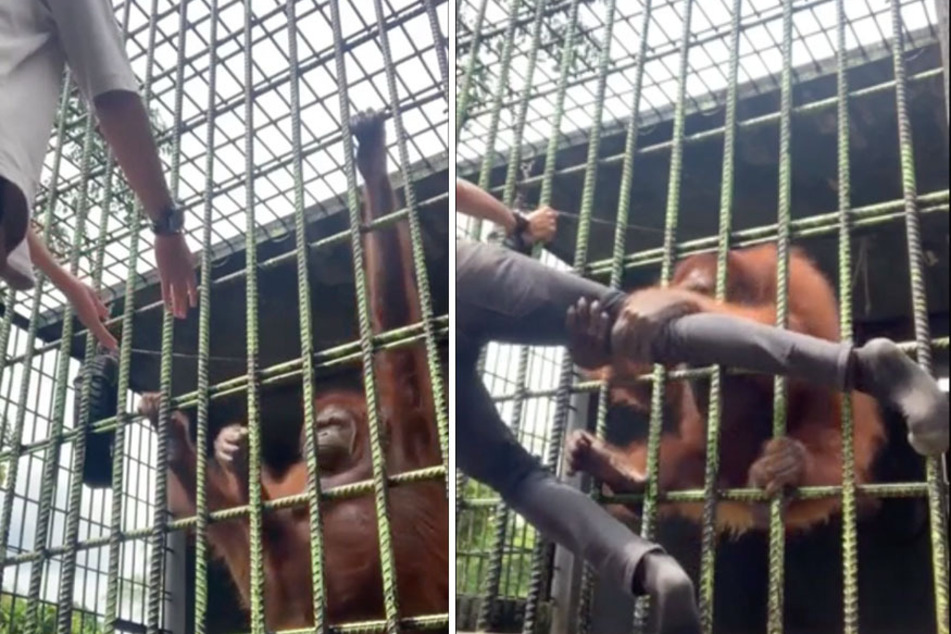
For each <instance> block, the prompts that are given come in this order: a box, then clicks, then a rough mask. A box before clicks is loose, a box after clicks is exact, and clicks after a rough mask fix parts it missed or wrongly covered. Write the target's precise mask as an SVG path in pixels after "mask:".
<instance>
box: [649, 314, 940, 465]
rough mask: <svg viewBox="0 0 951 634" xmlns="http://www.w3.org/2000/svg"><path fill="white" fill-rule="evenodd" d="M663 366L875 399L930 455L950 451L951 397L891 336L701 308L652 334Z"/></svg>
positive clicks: (918, 448)
mask: <svg viewBox="0 0 951 634" xmlns="http://www.w3.org/2000/svg"><path fill="white" fill-rule="evenodd" d="M650 349H651V355H652V356H653V359H654V360H656V361H657V362H659V363H664V364H666V365H675V364H678V363H689V364H691V365H695V366H701V365H712V364H715V363H719V364H722V365H725V366H729V367H735V368H742V369H745V370H750V371H754V372H760V373H764V374H775V375H782V376H789V377H791V378H796V379H799V380H802V381H807V382H809V383H812V384H815V385H821V386H824V387H828V388H831V389H836V390H841V391H848V390H858V391H860V392H864V393H866V394H868V395H870V396H873V397H875V398H876V399H878V400H879V401H880V402H881V403H883V404H885V405H888V406H889V407H891V408H893V409H894V410H895V411H897V412H899V413H900V414H902V416H903V417H904V418H905V420H906V422H907V424H908V429H909V432H908V440H909V442H910V443H911V445H912V446H913V447H914V448H915V450H916V451H918V452H919V453H921V454H923V455H940V454H942V453H944V452H945V451H947V450H948V418H949V412H948V397H947V395H945V394H944V393H943V392H942V391H941V390H940V388H939V387H938V384H937V382H936V381H935V380H934V379H933V378H932V377H931V376H929V375H928V373H927V372H925V371H924V370H923V369H922V368H921V366H919V365H918V364H916V363H915V362H913V361H912V360H911V359H909V358H908V356H907V355H906V354H905V353H904V352H902V351H901V349H899V348H898V346H897V345H895V343H894V342H892V341H890V340H888V339H873V340H872V341H869V342H868V343H866V344H865V345H864V346H862V347H860V348H856V347H854V346H852V345H850V344H846V343H838V342H832V341H826V340H824V339H818V338H816V337H810V336H808V335H804V334H801V333H797V332H792V331H789V330H783V329H780V328H773V327H770V326H766V325H764V324H760V323H757V322H753V321H749V320H744V319H739V318H736V317H731V316H729V315H719V314H712V313H700V314H696V315H687V316H685V317H680V318H676V319H673V320H671V321H670V322H669V323H668V324H667V325H666V326H664V327H662V328H660V329H659V330H658V332H657V333H656V336H652V339H651V346H650Z"/></svg>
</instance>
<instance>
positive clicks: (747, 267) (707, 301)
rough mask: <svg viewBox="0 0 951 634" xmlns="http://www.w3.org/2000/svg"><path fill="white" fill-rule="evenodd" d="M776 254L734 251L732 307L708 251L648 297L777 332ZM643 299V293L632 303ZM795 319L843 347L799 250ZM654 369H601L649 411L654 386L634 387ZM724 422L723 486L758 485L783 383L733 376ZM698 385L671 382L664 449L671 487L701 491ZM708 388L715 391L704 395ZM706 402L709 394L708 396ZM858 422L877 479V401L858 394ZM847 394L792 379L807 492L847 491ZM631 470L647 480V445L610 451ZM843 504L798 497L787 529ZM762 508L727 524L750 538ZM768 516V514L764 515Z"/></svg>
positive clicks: (793, 431) (730, 511)
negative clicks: (722, 295)
mask: <svg viewBox="0 0 951 634" xmlns="http://www.w3.org/2000/svg"><path fill="white" fill-rule="evenodd" d="M776 260H777V255H776V247H775V246H774V245H764V246H759V247H754V248H750V249H744V250H735V251H732V252H730V254H729V258H728V264H727V266H728V273H727V279H728V288H727V293H726V301H725V302H718V301H715V300H714V299H713V298H712V295H713V291H714V288H715V279H716V268H717V265H716V257H715V255H714V254H701V255H696V256H692V257H689V258H687V259H685V260H684V261H683V262H681V263H680V265H679V266H678V267H677V269H676V271H675V274H674V276H673V280H672V282H671V284H670V286H669V287H668V288H667V289H657V288H655V289H648V291H647V292H664V293H667V292H670V293H681V294H684V296H685V297H686V296H689V297H690V299H691V300H692V301H695V302H696V303H697V304H698V305H699V306H700V307H701V310H702V311H704V312H716V313H724V314H729V315H734V316H738V317H742V318H744V319H751V320H754V321H758V322H761V323H764V324H768V325H774V324H775V323H776ZM636 301H638V293H637V292H635V293H633V294H632V295H631V296H630V297H629V298H628V302H636ZM788 306H789V313H788V314H789V321H788V327H789V328H790V329H791V330H794V331H797V332H802V333H806V334H809V335H812V336H815V337H819V338H822V339H827V340H835V341H837V340H838V338H839V319H838V309H837V304H836V300H835V296H834V293H833V290H832V287H831V286H830V285H829V283H828V281H827V280H826V279H825V278H824V277H823V275H822V274H821V273H820V272H819V270H818V269H817V268H816V267H815V265H814V264H813V263H812V261H811V260H809V258H808V257H807V256H806V255H805V254H804V253H802V252H801V251H799V250H793V252H792V253H791V255H790V261H789V302H788ZM649 370H650V368H648V367H643V366H641V367H638V366H635V365H633V364H629V365H624V366H616V367H612V368H607V369H603V370H601V371H600V373H601V376H602V377H605V378H608V379H609V380H610V381H612V382H613V384H614V385H613V387H612V396H613V400H614V401H615V402H616V403H624V404H626V405H629V406H632V407H634V408H637V409H640V410H643V411H646V410H647V409H648V408H649V405H650V394H651V387H650V384H649V383H640V384H633V383H631V382H630V378H631V377H632V376H635V375H638V374H643V373H646V372H648V371H649ZM722 385H723V390H722V393H723V410H722V416H721V421H722V422H721V436H720V437H721V445H720V474H719V481H718V483H717V486H718V488H737V487H745V486H748V481H749V470H750V467H751V466H752V465H753V463H754V462H755V461H756V460H757V459H758V458H759V457H760V456H761V451H762V448H763V445H764V444H765V442H766V441H767V440H768V439H769V437H770V434H771V429H770V421H771V420H772V406H771V404H772V391H773V390H772V388H773V379H772V377H767V376H749V375H747V376H725V377H724V380H723V384H722ZM695 389H696V388H695V387H694V385H692V384H691V383H687V382H672V383H669V384H668V389H667V391H666V394H665V398H666V403H667V405H668V406H669V411H671V412H672V414H671V415H672V416H673V418H674V419H675V421H676V432H675V433H664V434H663V436H662V439H661V444H660V462H659V465H660V467H659V468H660V488H661V490H678V489H696V488H701V487H702V486H703V483H704V460H705V454H706V416H705V414H704V413H703V412H701V411H700V410H699V408H698V406H697V399H696V397H697V396H698V394H696V393H695V392H694V390H695ZM703 389H705V388H703ZM704 396H705V395H704ZM852 402H853V419H854V421H855V427H854V429H855V434H854V446H855V472H856V480H857V481H858V482H859V483H864V482H868V481H869V479H870V477H871V466H872V461H873V459H874V457H875V455H876V453H877V451H878V449H879V447H880V446H881V444H882V443H883V441H884V438H885V431H884V425H883V423H882V419H881V416H880V413H879V411H878V407H877V405H876V403H875V402H874V400H873V399H871V398H870V397H868V396H866V395H864V394H860V393H852ZM841 408H842V395H841V394H839V393H836V392H834V391H832V390H828V389H823V388H819V387H815V386H813V385H807V384H804V383H802V382H798V381H789V385H788V418H787V433H788V436H789V437H790V438H792V439H795V440H797V441H799V442H800V443H801V444H802V446H803V447H804V448H805V460H804V465H803V466H804V472H803V477H802V478H801V481H800V482H799V483H798V486H816V485H837V484H841V482H842V442H843V439H842V434H841ZM607 451H609V452H610V453H611V454H612V455H613V456H614V457H615V458H616V459H618V460H621V461H622V464H624V465H626V467H627V468H628V469H629V470H631V471H633V472H636V473H641V474H643V473H646V470H647V469H646V467H647V447H646V442H642V441H637V442H633V443H631V444H630V445H628V446H626V447H615V446H610V445H609V446H608V449H607ZM839 506H840V501H839V499H837V498H826V499H820V500H794V501H792V502H791V503H790V504H789V506H788V508H787V511H786V514H785V521H786V527H787V530H790V531H796V530H804V529H808V528H809V527H811V526H813V525H815V524H817V523H820V522H824V521H826V520H827V519H828V518H829V516H830V515H831V514H833V513H834V512H836V511H837V510H838V509H839ZM754 509H755V505H751V504H745V503H739V502H720V503H719V504H718V510H717V527H718V529H719V530H722V531H729V532H734V533H742V532H744V531H746V530H749V529H751V528H754V527H757V526H761V522H758V520H757V514H756V512H755V510H754ZM661 512H662V513H666V514H679V515H682V516H686V517H688V518H691V519H693V520H695V521H698V522H699V521H700V518H701V513H702V505H701V504H697V503H671V504H664V505H662V507H661ZM759 517H760V518H762V514H760V515H759Z"/></svg>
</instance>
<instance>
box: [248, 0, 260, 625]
mask: <svg viewBox="0 0 951 634" xmlns="http://www.w3.org/2000/svg"><path fill="white" fill-rule="evenodd" d="M256 22H257V18H256V17H255V15H254V9H253V2H252V0H245V1H244V117H245V120H244V213H245V229H244V231H245V233H244V250H245V267H246V269H247V274H246V276H245V307H246V314H245V319H246V322H245V323H246V327H247V333H246V344H247V355H248V366H247V377H248V379H247V381H248V393H247V399H248V401H247V402H248V504H249V507H250V516H249V518H248V521H249V523H250V527H251V539H250V550H251V552H250V553H248V555H249V557H250V559H251V580H250V581H251V631H252V632H253V634H264V631H265V622H264V610H265V606H264V571H263V559H264V554H263V545H262V534H261V533H262V526H261V524H262V514H263V510H262V504H263V500H262V495H261V411H260V388H261V386H260V380H261V377H260V369H259V367H258V364H259V359H258V350H259V348H260V342H259V340H258V253H257V244H256V242H255V234H256V233H257V232H256V229H257V223H256V221H255V213H254V205H255V199H254V93H253V90H252V86H253V81H254V75H253V73H252V68H253V66H252V59H253V56H252V52H253V51H252V48H253V43H254V38H253V37H252V35H251V29H252V28H253V26H254V24H255V23H256Z"/></svg>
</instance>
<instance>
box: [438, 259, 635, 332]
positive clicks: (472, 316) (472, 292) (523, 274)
mask: <svg viewBox="0 0 951 634" xmlns="http://www.w3.org/2000/svg"><path fill="white" fill-rule="evenodd" d="M582 297H583V298H585V299H587V300H588V301H592V300H596V301H597V302H598V303H599V305H600V309H601V310H604V311H607V312H608V313H610V314H612V315H614V314H616V313H617V311H618V310H619V309H620V307H621V305H622V304H623V302H624V297H625V296H624V293H622V292H620V291H613V290H611V289H609V288H607V287H606V286H602V285H601V284H598V283H597V282H593V281H591V280H588V279H585V278H583V277H581V276H579V275H574V274H573V273H565V272H563V271H558V270H556V269H553V268H551V267H549V266H545V265H544V264H542V263H541V262H539V261H537V260H534V259H532V258H529V257H526V256H524V255H522V254H520V253H516V252H514V251H510V250H508V249H503V248H501V247H498V246H495V245H492V244H484V243H476V242H459V243H458V245H457V247H456V306H457V307H458V310H457V311H456V328H457V330H459V331H461V332H465V333H466V334H467V335H468V336H470V337H471V338H472V339H473V340H475V341H479V342H486V341H500V342H505V343H521V344H526V345H540V346H548V345H565V344H567V343H568V331H567V328H566V325H565V315H566V313H567V311H568V308H569V307H571V306H574V305H575V303H576V302H577V301H578V299H579V298H582Z"/></svg>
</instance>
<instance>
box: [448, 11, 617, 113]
mask: <svg viewBox="0 0 951 634" xmlns="http://www.w3.org/2000/svg"><path fill="white" fill-rule="evenodd" d="M579 3H580V4H582V5H589V6H592V5H599V4H603V3H604V0H579ZM556 6H557V8H556V9H554V10H552V11H551V13H549V14H547V15H546V16H545V17H544V18H542V30H541V36H540V39H539V49H538V64H539V66H540V67H545V66H547V69H548V71H549V73H550V74H551V75H552V76H555V77H557V76H558V74H559V69H560V67H561V49H562V47H563V46H564V42H565V37H566V36H567V34H568V27H569V26H570V24H569V21H568V15H569V7H568V3H567V2H565V3H560V4H558V5H556ZM534 13H535V0H518V7H517V10H516V15H517V16H518V18H516V20H518V21H517V22H516V25H515V36H514V37H515V46H516V50H518V49H519V48H520V47H521V48H522V49H524V50H525V51H527V50H528V47H529V46H530V45H531V38H532V23H533V16H534ZM457 16H458V17H457V20H458V24H457V29H456V31H457V33H460V34H469V33H472V32H473V31H474V30H475V27H476V18H477V17H478V16H477V10H476V9H475V8H473V7H471V6H465V7H460V8H459V11H458V12H457ZM483 29H485V26H483ZM598 32H599V31H598V29H590V28H586V27H585V26H584V25H579V34H580V36H576V38H575V48H574V55H573V57H572V60H571V69H570V74H571V75H578V74H580V73H584V72H587V71H593V70H594V68H595V63H596V60H597V59H598V57H599V56H600V54H601V48H602V42H601V40H600V39H599V37H598V35H597V33H598ZM504 47H505V30H504V29H502V30H501V31H498V32H497V33H494V34H492V35H491V36H489V37H485V35H483V38H482V43H481V45H480V49H479V50H480V55H479V57H478V58H477V59H476V60H475V62H474V63H473V66H472V84H471V88H470V91H469V110H470V111H471V110H479V109H481V108H484V107H487V106H489V105H490V104H491V103H492V101H493V98H494V95H493V91H494V90H495V88H496V83H497V81H498V74H497V72H496V64H487V63H486V62H484V61H483V59H484V58H487V57H488V58H492V59H498V58H501V56H502V49H503V48H504ZM468 65H469V55H468V51H467V52H466V53H465V54H464V59H463V60H461V61H460V63H459V64H458V66H457V71H456V72H457V73H458V74H459V85H460V86H461V85H462V77H463V76H464V75H465V72H466V69H467V68H468ZM503 90H504V91H505V94H503V96H502V98H503V101H513V100H515V99H517V98H518V95H517V94H516V92H515V90H513V89H512V87H511V85H507V86H505V87H503Z"/></svg>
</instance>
